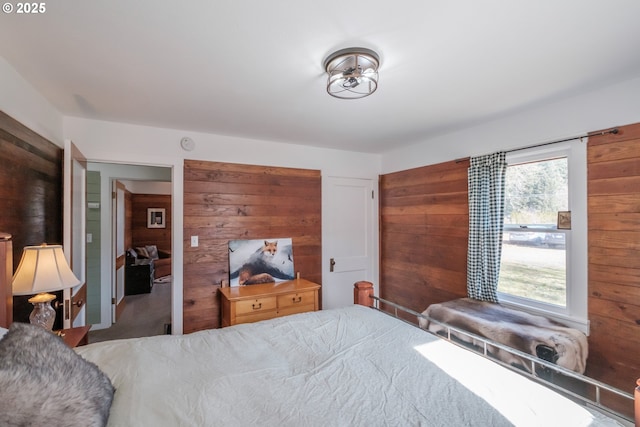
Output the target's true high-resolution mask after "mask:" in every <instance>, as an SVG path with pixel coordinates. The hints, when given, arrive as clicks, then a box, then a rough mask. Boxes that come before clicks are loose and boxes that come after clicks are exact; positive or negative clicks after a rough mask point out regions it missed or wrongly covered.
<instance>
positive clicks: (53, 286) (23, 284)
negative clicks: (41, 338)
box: [12, 243, 80, 330]
mask: <svg viewBox="0 0 640 427" xmlns="http://www.w3.org/2000/svg"><path fill="white" fill-rule="evenodd" d="M79 284H80V280H78V278H77V277H76V276H75V274H73V271H71V268H69V264H68V263H67V260H66V258H65V257H64V252H63V251H62V246H60V245H47V244H46V243H43V244H42V245H40V246H26V247H25V248H24V251H23V252H22V259H21V260H20V264H19V265H18V269H17V270H16V274H15V275H14V276H13V280H12V285H13V295H33V294H37V295H36V296H34V297H32V298H29V300H28V301H29V302H30V303H31V304H33V311H32V312H31V314H30V315H29V322H31V324H33V325H39V326H42V327H43V328H45V329H47V330H51V329H52V328H53V322H54V321H55V319H56V311H55V310H54V309H53V307H51V301H53V300H55V299H56V297H55V295H51V294H49V293H47V292H53V291H59V290H61V289H67V288H72V287H74V286H77V285H79Z"/></svg>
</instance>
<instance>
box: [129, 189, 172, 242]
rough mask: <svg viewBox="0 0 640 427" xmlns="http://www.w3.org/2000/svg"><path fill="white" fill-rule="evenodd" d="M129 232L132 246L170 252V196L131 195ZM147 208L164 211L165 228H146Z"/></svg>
mask: <svg viewBox="0 0 640 427" xmlns="http://www.w3.org/2000/svg"><path fill="white" fill-rule="evenodd" d="M131 203H132V208H131V230H132V239H133V246H146V245H156V246H157V247H158V249H164V250H166V251H170V250H171V195H167V194H135V193H134V194H131ZM147 208H162V209H164V210H165V215H166V217H165V223H166V224H167V227H166V228H147Z"/></svg>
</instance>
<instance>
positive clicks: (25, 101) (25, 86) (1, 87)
mask: <svg viewBox="0 0 640 427" xmlns="http://www.w3.org/2000/svg"><path fill="white" fill-rule="evenodd" d="M0 111H4V112H5V113H6V114H8V115H9V116H11V117H13V118H14V119H16V120H17V121H19V122H20V123H22V124H23V125H25V126H26V127H28V128H29V129H31V130H32V131H34V132H36V133H38V134H40V135H41V136H43V137H45V138H47V139H48V140H50V141H51V142H53V143H54V144H56V145H58V146H59V147H63V146H64V138H63V131H62V114H60V113H59V112H58V111H57V110H56V109H55V108H54V107H53V105H51V104H50V103H49V101H47V100H46V99H45V98H44V97H43V96H42V95H40V93H38V92H37V91H36V90H35V89H34V88H33V87H32V86H31V85H30V84H29V83H27V81H26V80H25V79H23V78H22V76H20V74H18V73H17V72H16V70H14V69H13V67H12V66H11V65H9V63H8V62H7V61H5V60H4V58H2V57H0Z"/></svg>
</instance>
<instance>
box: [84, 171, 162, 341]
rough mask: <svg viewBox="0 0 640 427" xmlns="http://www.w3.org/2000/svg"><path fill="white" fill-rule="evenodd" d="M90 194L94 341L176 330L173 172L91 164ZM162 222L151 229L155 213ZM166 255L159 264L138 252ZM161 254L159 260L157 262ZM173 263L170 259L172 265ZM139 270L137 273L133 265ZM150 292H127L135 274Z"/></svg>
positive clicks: (91, 338)
mask: <svg viewBox="0 0 640 427" xmlns="http://www.w3.org/2000/svg"><path fill="white" fill-rule="evenodd" d="M87 168H88V186H87V188H88V190H87V200H88V209H87V263H88V267H87V272H88V277H87V284H88V286H87V323H88V324H91V325H93V326H92V329H91V332H90V333H89V341H90V342H96V341H104V340H108V339H118V338H131V337H138V336H149V335H159V334H164V333H167V332H170V325H171V290H172V280H171V279H172V278H171V275H170V274H171V270H172V267H171V257H170V253H171V237H172V236H171V234H172V233H171V223H172V222H171V212H172V205H171V204H172V194H171V192H172V182H171V181H172V169H171V168H170V167H156V166H142V165H125V164H113V163H102V162H89V163H88V166H87ZM150 209H151V210H153V211H154V212H162V213H163V220H164V221H163V222H162V223H158V222H157V219H158V218H159V216H154V223H153V224H152V225H151V226H148V225H149V224H148V221H147V219H148V210H150ZM147 247H148V248H149V249H152V248H154V249H155V250H156V251H157V252H156V253H162V254H163V255H162V256H163V258H164V259H163V260H161V261H158V262H157V264H158V273H160V274H161V275H162V277H160V276H158V275H156V274H155V271H154V268H153V267H154V265H155V263H156V261H149V260H148V259H147V260H146V263H147V266H146V267H145V266H144V264H145V260H143V259H142V258H143V256H144V257H146V258H148V257H149V253H148V252H145V253H144V255H143V256H141V257H140V259H137V256H138V254H137V253H136V252H135V249H136V248H138V249H146V248H147ZM156 253H154V254H152V255H153V256H154V257H155V256H156ZM167 257H168V259H167ZM135 264H139V266H135V267H132V268H129V266H130V265H135ZM144 269H146V279H147V286H146V290H145V289H144V287H143V288H142V291H136V292H133V291H131V290H130V289H129V290H128V289H127V283H133V281H132V280H133V279H129V280H127V275H128V273H134V276H136V277H139V276H140V275H141V274H142V276H143V278H142V279H140V278H138V280H142V282H137V283H138V284H139V283H144V273H143V272H142V270H144Z"/></svg>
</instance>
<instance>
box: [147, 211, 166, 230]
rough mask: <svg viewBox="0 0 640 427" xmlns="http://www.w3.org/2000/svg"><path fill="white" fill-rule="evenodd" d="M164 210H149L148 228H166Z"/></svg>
mask: <svg viewBox="0 0 640 427" xmlns="http://www.w3.org/2000/svg"><path fill="white" fill-rule="evenodd" d="M166 227H167V223H166V216H165V210H164V208H147V228H166Z"/></svg>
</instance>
